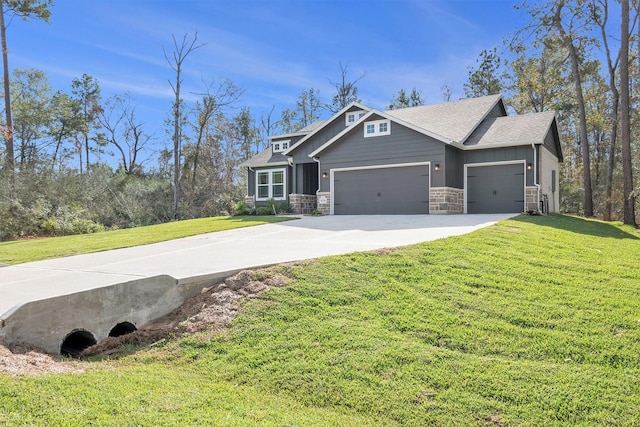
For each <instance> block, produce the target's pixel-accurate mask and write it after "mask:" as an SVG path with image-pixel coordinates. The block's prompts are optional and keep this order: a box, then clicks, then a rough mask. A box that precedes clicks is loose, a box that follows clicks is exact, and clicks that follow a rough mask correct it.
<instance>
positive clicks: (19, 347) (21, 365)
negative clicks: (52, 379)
mask: <svg viewBox="0 0 640 427" xmlns="http://www.w3.org/2000/svg"><path fill="white" fill-rule="evenodd" d="M81 365H82V364H81V363H80V362H78V361H70V360H66V359H65V358H63V357H62V356H53V355H51V354H45V353H42V351H41V350H39V349H38V348H36V347H33V346H30V345H28V344H23V343H19V344H14V345H11V346H9V345H7V344H6V343H5V342H4V340H3V339H0V372H6V373H10V374H39V373H43V372H56V373H63V372H83V371H84V370H83V369H82V366H81Z"/></svg>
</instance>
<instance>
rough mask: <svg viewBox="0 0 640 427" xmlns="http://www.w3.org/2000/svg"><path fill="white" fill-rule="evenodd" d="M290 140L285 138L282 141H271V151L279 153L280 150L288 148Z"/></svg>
mask: <svg viewBox="0 0 640 427" xmlns="http://www.w3.org/2000/svg"><path fill="white" fill-rule="evenodd" d="M290 142H291V140H290V139H285V140H284V141H273V142H272V143H271V145H272V147H273V152H274V153H279V152H281V151H285V150H287V149H288V148H289V143H290Z"/></svg>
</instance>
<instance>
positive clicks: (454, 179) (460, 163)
mask: <svg viewBox="0 0 640 427" xmlns="http://www.w3.org/2000/svg"><path fill="white" fill-rule="evenodd" d="M444 163H445V166H444V173H445V184H444V186H445V187H453V188H464V153H463V152H462V150H460V149H458V148H455V147H451V146H445V162H444ZM434 173H435V172H434Z"/></svg>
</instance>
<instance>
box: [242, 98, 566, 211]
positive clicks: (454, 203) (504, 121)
mask: <svg viewBox="0 0 640 427" xmlns="http://www.w3.org/2000/svg"><path fill="white" fill-rule="evenodd" d="M269 140H270V142H271V145H270V147H269V148H268V149H266V150H265V151H263V152H262V153H260V154H258V155H256V156H254V157H252V158H251V159H249V160H247V161H245V162H244V163H243V164H242V165H241V166H242V167H244V168H246V170H247V178H248V179H247V196H246V203H247V205H249V206H261V205H264V204H266V203H267V201H268V200H269V199H274V200H278V201H287V202H289V203H290V204H291V206H292V207H293V209H294V211H295V212H297V213H303V214H306V213H311V212H312V211H314V210H316V209H317V210H319V211H320V212H322V213H323V214H331V215H334V214H335V215H344V214H352V215H353V214H371V215H375V214H460V213H469V214H473V213H510V212H513V213H521V212H526V211H545V212H556V211H558V208H559V192H558V171H559V167H558V166H559V162H561V161H562V151H561V148H560V139H559V136H558V124H557V121H556V117H555V114H554V113H553V112H543V113H533V114H526V115H518V116H508V115H507V112H506V108H505V105H504V101H503V99H502V96H501V95H491V96H485V97H480V98H472V99H464V100H460V101H454V102H446V103H441V104H435V105H425V106H419V107H410V108H402V109H397V110H389V111H379V110H376V109H373V108H369V107H366V106H365V105H362V104H360V103H357V102H354V103H351V104H350V105H348V106H347V107H345V108H344V109H342V110H341V111H340V112H338V113H336V114H334V115H333V116H332V117H331V118H330V119H329V120H325V121H319V122H315V123H313V124H312V125H310V126H308V127H306V128H304V129H301V130H300V131H298V132H295V133H290V134H286V135H277V136H272V137H270V138H269Z"/></svg>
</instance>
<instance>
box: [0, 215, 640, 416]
mask: <svg viewBox="0 0 640 427" xmlns="http://www.w3.org/2000/svg"><path fill="white" fill-rule="evenodd" d="M638 237H639V236H638V233H637V232H636V231H635V230H631V229H627V228H624V227H622V226H619V225H611V224H605V223H600V222H596V221H588V220H583V219H578V218H571V217H563V216H556V215H553V216H547V217H519V218H516V219H513V220H509V221H504V222H501V223H499V224H497V225H496V226H493V227H489V228H486V229H483V230H480V231H477V232H475V233H472V234H470V235H465V236H459V237H453V238H448V239H444V240H439V241H435V242H430V243H424V244H420V245H414V246H410V247H407V248H402V249H399V250H394V251H388V252H380V253H357V254H351V255H345V256H335V257H328V258H322V259H320V260H317V261H315V262H309V263H305V264H303V265H300V266H296V267H282V268H283V271H284V272H285V273H286V274H287V275H289V276H290V277H292V278H294V281H293V283H292V284H291V285H290V286H288V287H287V288H282V289H274V290H272V291H270V292H268V293H266V294H263V295H262V297H261V298H259V299H257V300H254V301H252V302H251V303H249V304H247V306H246V307H245V311H244V314H243V315H241V316H240V317H238V318H237V319H236V321H235V322H234V323H233V325H232V327H231V328H230V329H229V330H228V331H227V332H225V333H223V334H222V335H220V336H217V337H214V338H211V337H210V335H207V334H202V335H196V336H190V337H188V338H185V339H182V340H180V341H177V342H172V343H170V344H168V345H165V346H164V347H162V348H154V349H150V350H142V351H139V352H138V353H136V354H134V355H132V356H129V357H126V358H123V359H120V360H117V361H103V362H93V365H94V366H95V369H91V370H89V371H88V372H86V373H84V374H79V375H78V374H66V375H53V374H52V375H45V376H39V377H26V376H24V377H10V376H6V375H3V376H0V405H1V406H0V407H1V409H0V424H1V425H4V424H7V425H24V424H27V425H31V424H33V425H88V424H93V425H114V426H115V425H225V426H226V425H230V426H253V425H256V426H258V425H260V426H282V425H294V426H316V425H318V426H319V425H322V426H325V425H327V426H332V425H335V426H352V425H353V426H355V425H358V426H363V425H370V426H380V425H383V426H386V425H389V426H400V425H402V426H424V425H460V426H468V425H478V426H482V425H525V426H526V425H545V426H546V425H567V426H569V425H571V426H573V425H585V426H586V425H603V424H609V425H638V424H640V363H639V362H640V298H638V296H639V293H640V265H639V263H638V256H639V255H640V239H639V238H638ZM114 368H115V369H114Z"/></svg>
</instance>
